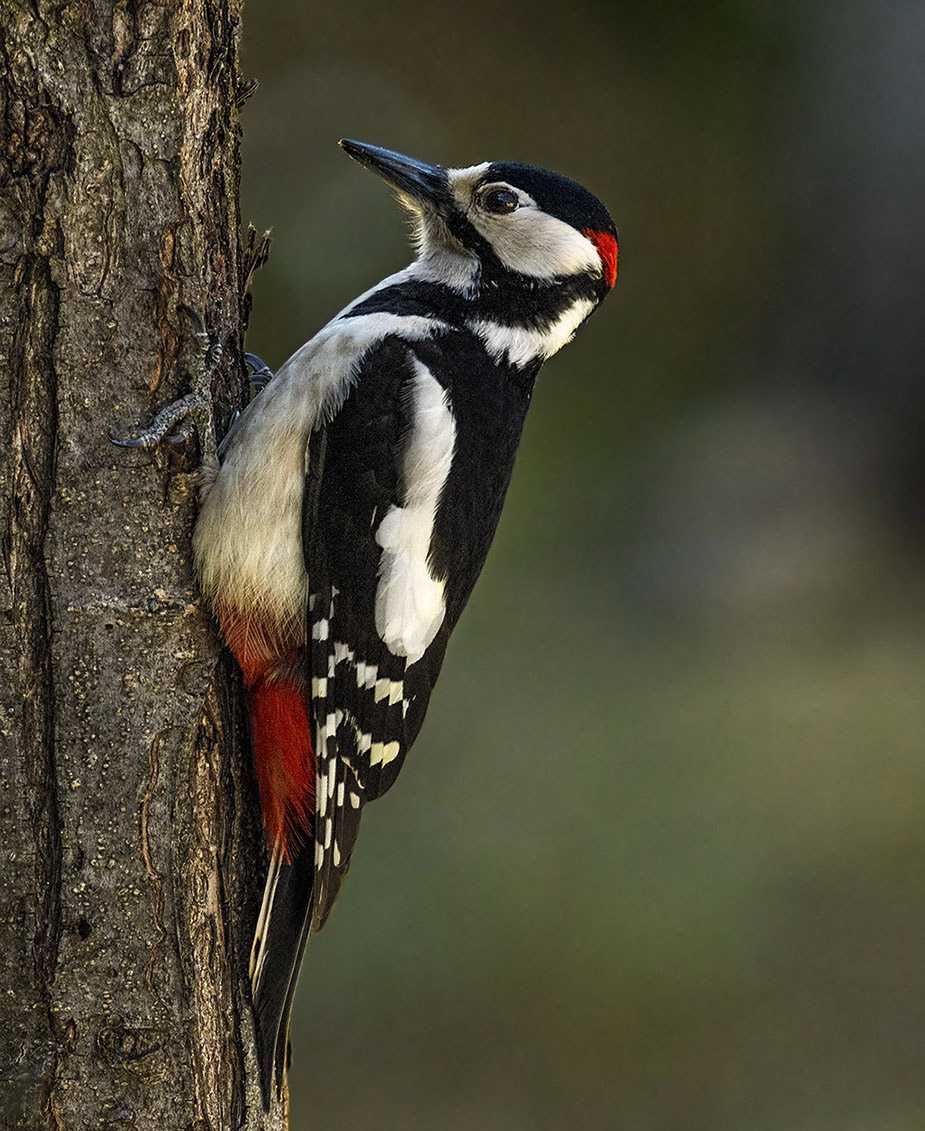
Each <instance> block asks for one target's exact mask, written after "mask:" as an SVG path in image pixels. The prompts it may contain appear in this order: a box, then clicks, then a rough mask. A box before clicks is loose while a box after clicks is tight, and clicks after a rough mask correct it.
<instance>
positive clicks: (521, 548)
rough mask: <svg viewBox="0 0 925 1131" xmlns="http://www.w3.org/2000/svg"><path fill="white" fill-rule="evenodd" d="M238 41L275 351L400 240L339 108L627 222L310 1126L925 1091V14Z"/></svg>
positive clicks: (475, 1124) (862, 5)
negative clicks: (539, 170) (523, 164)
mask: <svg viewBox="0 0 925 1131" xmlns="http://www.w3.org/2000/svg"><path fill="white" fill-rule="evenodd" d="M244 63H245V70H246V72H247V73H248V74H249V75H251V76H253V77H256V78H257V79H259V82H260V88H259V90H258V91H257V94H256V95H255V96H254V98H252V99H251V100H250V101H249V102H248V103H247V104H246V107H245V109H244V111H243V115H244V130H245V133H244V152H245V182H244V216H245V219H251V220H253V221H254V223H255V224H257V225H258V226H260V227H265V226H272V228H273V231H274V245H273V254H272V256H271V259H270V263H269V265H268V266H267V267H266V268H265V269H264V270H263V271H262V272H261V273H260V275H259V277H258V279H257V283H256V286H255V306H254V313H253V318H252V323H251V332H250V335H249V338H248V345H249V348H251V349H253V350H255V351H257V352H258V353H260V354H261V355H263V356H264V357H265V358H266V359H267V360H268V361H269V362H270V363H271V365H272V366H273V367H274V368H275V367H276V366H278V365H279V363H281V362H282V361H283V360H284V358H285V357H286V356H287V355H288V354H289V353H290V352H291V351H292V350H293V349H295V348H296V347H297V346H298V345H300V344H301V343H302V342H303V341H304V340H306V339H307V338H308V337H310V336H311V335H312V334H313V333H314V332H315V331H316V330H317V329H318V328H319V327H320V326H321V325H322V324H323V323H324V322H325V321H326V320H327V319H328V318H329V317H330V316H331V315H333V314H334V313H335V312H336V311H337V310H338V309H339V308H340V307H341V306H342V305H343V304H344V303H345V302H347V301H348V300H349V299H351V298H352V297H353V296H354V295H356V294H357V293H359V292H360V291H362V290H363V289H365V288H366V287H367V286H369V285H370V284H371V283H373V282H375V281H376V280H378V279H379V278H381V277H382V276H383V275H385V274H386V273H387V272H390V271H392V270H395V269H397V268H398V267H400V266H402V265H403V264H404V263H405V262H406V261H407V259H408V257H409V256H408V251H407V248H406V244H405V230H404V229H405V225H404V220H403V219H402V217H401V214H400V211H399V210H398V209H397V208H396V206H395V205H394V203H393V202H392V201H391V200H390V198H389V194H388V191H387V190H386V189H385V187H384V186H383V185H382V184H381V182H379V181H378V180H377V179H376V178H374V177H372V176H370V175H369V174H367V173H365V172H364V171H363V170H362V169H360V168H359V167H358V166H356V165H355V164H353V163H352V162H350V161H349V160H348V159H347V158H346V157H345V156H344V155H343V154H342V153H341V152H340V151H339V150H338V148H337V146H336V142H337V139H338V138H339V137H341V136H348V137H356V138H360V139H362V140H366V141H371V142H375V143H377V144H381V145H385V146H389V147H392V148H395V149H399V150H402V151H404V152H408V153H411V154H412V155H415V156H418V157H421V158H424V159H427V160H433V161H438V162H441V163H445V164H451V165H462V164H468V163H474V162H477V161H482V160H486V159H516V160H523V161H527V162H531V163H534V164H541V165H546V166H550V167H552V168H555V169H558V170H560V171H562V172H565V173H567V174H568V175H570V176H572V177H574V178H576V179H577V180H579V181H582V182H583V183H585V184H587V185H588V187H589V188H591V189H592V190H593V191H595V192H596V193H597V194H598V195H599V196H601V197H602V198H603V200H604V201H605V202H606V203H607V204H608V205H609V207H610V210H611V212H612V213H613V215H614V218H615V219H616V221H617V224H618V226H619V227H620V233H621V243H620V253H621V254H620V280H619V282H618V284H617V288H616V290H615V292H614V294H613V296H612V297H611V298H610V299H609V300H608V302H607V303H606V304H605V305H604V307H603V308H602V309H601V311H600V312H599V313H598V314H597V315H596V316H595V317H594V318H593V319H592V321H591V323H590V324H589V325H588V326H587V327H586V328H585V329H584V330H582V332H581V333H580V334H579V337H578V339H577V341H576V342H575V344H574V345H572V346H570V347H568V348H567V349H566V350H565V351H564V352H563V353H562V355H560V356H559V357H556V358H555V359H553V361H552V362H550V363H549V364H548V366H547V367H546V368H545V369H544V371H543V373H542V374H541V376H540V380H539V383H538V386H537V393H536V396H535V400H534V407H533V409H532V411H531V417H530V420H529V421H528V425H527V430H526V435H525V438H524V443H523V446H522V448H521V453H520V457H519V462H518V467H517V471H516V474H515V479H514V483H513V486H512V488H511V492H510V496H509V500H508V503H507V507H506V511H505V514H504V517H503V519H502V523H501V529H500V532H499V535H498V538H497V540H496V543H495V546H494V549H493V551H492V554H491V555H490V557H489V562H488V566H487V567H486V570H485V573H484V574H483V577H482V580H481V582H480V584H479V586H478V588H477V589H476V592H475V596H474V597H473V599H472V601H471V604H470V606H469V609H468V610H467V613H466V615H465V616H464V618H463V621H462V623H461V626H460V628H459V629H458V630H457V634H456V636H455V638H454V641H453V644H452V645H451V647H450V652H449V656H448V660H447V664H446V667H445V669H444V674H443V677H442V680H441V684H440V687H439V688H438V691H437V694H436V696H435V699H434V701H433V704H432V707H431V711H430V715H429V718H428V722H427V724H426V726H425V728H424V731H423V733H422V735H421V738H420V739H419V741H418V744H417V746H416V747H415V750H414V752H413V754H412V757H411V758H410V760H409V763H408V765H407V767H406V769H405V771H404V773H403V775H402V777H401V779H400V781H399V783H398V785H397V786H396V788H395V789H394V790H393V791H392V792H391V793H390V794H389V796H388V797H387V798H386V799H385V800H383V801H382V802H381V803H379V804H376V805H374V806H372V807H371V808H370V809H369V810H368V811H367V815H366V817H365V828H364V832H363V835H362V837H361V839H360V844H359V849H358V852H357V855H356V858H355V862H354V867H353V870H352V872H351V877H350V880H349V882H348V883H347V885H346V889H345V895H344V897H343V899H342V900H341V901H340V903H339V905H338V907H337V910H336V912H335V913H334V915H333V918H332V921H331V923H330V925H329V927H328V928H327V930H325V932H324V933H323V934H322V935H321V936H320V937H318V938H317V939H316V940H314V941H313V943H312V946H311V951H310V954H309V957H308V961H307V964H306V969H305V973H304V975H303V978H302V983H301V986H300V991H299V995H298V1000H297V1003H296V1012H295V1020H294V1034H293V1046H294V1054H293V1055H294V1060H293V1069H292V1091H293V1105H294V1115H293V1121H292V1126H293V1131H303V1129H304V1131H309V1129H318V1128H324V1129H325V1131H354V1129H364V1131H365V1129H384V1131H385V1129H391V1128H395V1129H404V1131H414V1129H417V1128H428V1129H441V1131H444V1129H446V1131H456V1129H460V1131H462V1129H466V1131H471V1129H473V1128H478V1129H485V1131H496V1129H497V1131H502V1129H503V1131H520V1129H530V1131H547V1129H548V1131H554V1129H555V1131H559V1129H563V1128H567V1129H569V1131H585V1129H587V1131H591V1129H595V1131H596V1129H610V1128H632V1129H634V1131H675V1129H683V1131H696V1129H700V1128H703V1129H709V1131H726V1129H729V1131H765V1129H769V1131H770V1129H775V1131H784V1129H786V1131H804V1129H805V1131H829V1129H831V1131H835V1129H838V1131H861V1129H863V1131H906V1129H912V1128H919V1127H923V1126H925V1071H923V1069H925V960H923V956H922V955H923V949H925V874H923V859H925V749H923V746H925V742H923V738H925V594H923V584H922V577H923V567H925V562H923V553H922V551H923V539H922V530H923V506H922V502H923V495H925V491H923V487H925V458H923V445H922V440H921V437H922V433H923V423H925V422H923V416H925V382H923V379H922V378H923V361H925V332H923V323H925V316H923V295H925V219H923V207H922V205H923V201H925V7H923V5H922V4H920V3H916V2H909V0H879V2H877V3H873V2H872V0H847V2H834V0H819V2H817V3H813V4H804V3H795V2H793V0H784V2H782V3H781V2H778V3H771V2H769V0H758V2H748V0H722V2H720V0H717V2H715V3H700V4H698V3H693V4H691V3H673V4H672V3H668V4H645V3H639V2H637V3H619V2H613V3H604V2H602V0H598V2H594V0H577V2H573V3H572V4H570V5H564V4H552V3H548V2H547V0H531V2H529V3H527V2H526V0H510V2H508V3H507V4H499V3H497V2H488V0H471V2H470V3H468V4H466V5H452V6H451V5H443V6H441V5H435V4H423V3H412V2H409V0H398V2H393V3H390V4H384V3H373V2H372V0H343V2H341V3H338V4H336V5H334V4H330V5H322V6H319V5H313V4H304V3H301V2H297V0H288V2H286V0H275V2H274V3H268V4H261V3H258V2H256V0H255V2H252V3H251V4H249V5H248V8H247V11H246V26H245V37H244Z"/></svg>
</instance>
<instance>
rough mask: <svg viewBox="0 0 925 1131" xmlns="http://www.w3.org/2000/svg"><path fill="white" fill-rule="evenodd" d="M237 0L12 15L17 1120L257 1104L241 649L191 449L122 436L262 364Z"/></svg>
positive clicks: (12, 1017)
mask: <svg viewBox="0 0 925 1131" xmlns="http://www.w3.org/2000/svg"><path fill="white" fill-rule="evenodd" d="M240 7H241V3H240V0H160V2H152V3H143V2H137V0H117V2H113V0H83V2H57V3H55V2H51V0H31V2H29V0H4V3H3V6H2V10H0V26H2V33H3V37H2V43H0V129H2V152H0V271H2V283H0V354H2V356H0V477H2V479H0V508H2V514H0V535H2V539H3V541H2V564H3V569H2V570H0V712H2V714H0V759H2V763H0V779H2V780H0V805H2V811H3V841H2V861H3V863H2V869H0V914H2V930H3V935H2V938H0V991H2V992H0V1116H2V1118H0V1124H2V1126H3V1127H4V1128H17V1129H23V1131H25V1129H29V1131H31V1129H32V1128H54V1129H63V1131H72V1129H73V1131H86V1129H88V1128H97V1127H120V1126H126V1127H129V1126H131V1127H133V1128H139V1129H145V1128H155V1127H156V1128H158V1129H159V1131H173V1129H182V1131H207V1129H209V1131H225V1129H228V1128H239V1127H241V1128H247V1129H251V1128H257V1127H267V1128H281V1127H283V1126H284V1123H285V1113H284V1112H283V1111H279V1112H275V1113H274V1115H273V1116H272V1117H270V1118H264V1116H263V1113H262V1111H261V1110H260V1103H259V1095H258V1089H257V1084H256V1078H255V1064H254V1060H253V1055H252V1033H251V1018H250V1011H249V1004H248V995H247V989H246V984H245V973H246V963H247V947H248V936H249V933H250V931H251V928H252V925H253V921H254V917H255V913H256V900H257V894H258V893H257V884H258V875H257V873H258V871H259V865H260V859H261V849H260V832H259V829H258V828H257V826H256V820H255V817H254V813H255V811H256V809H255V799H254V792H253V782H252V778H251V774H250V771H249V768H248V767H247V764H246V759H245V758H244V757H243V756H242V751H241V743H240V741H239V738H238V735H239V734H240V719H239V717H238V712H237V708H236V703H237V695H236V691H237V689H236V685H235V676H234V673H233V671H232V670H231V669H230V667H228V666H227V665H226V664H225V663H224V661H222V660H221V659H220V651H219V648H218V644H217V641H216V638H215V635H214V632H213V630H212V628H211V626H210V623H209V620H208V617H207V616H206V614H205V613H204V611H203V609H202V608H201V606H200V603H199V601H198V598H197V595H196V591H195V585H194V581H193V578H192V574H191V568H190V531H191V527H192V522H193V518H194V513H195V505H196V504H195V476H194V475H193V474H192V472H193V469H194V468H195V464H196V458H197V457H196V448H195V443H186V444H180V445H175V446H173V447H170V446H165V447H164V448H163V449H162V450H159V451H158V452H156V453H154V454H153V455H151V454H146V453H139V452H126V451H123V450H120V449H117V448H115V447H113V446H112V445H110V444H109V442H108V439H107V434H108V431H109V429H110V428H112V429H113V431H115V432H120V431H121V432H129V431H131V430H132V429H133V428H134V427H135V426H136V425H137V424H138V423H139V422H141V421H144V420H145V419H146V418H147V417H148V416H149V415H150V414H151V412H152V410H153V409H154V408H156V407H158V406H159V405H160V404H162V403H163V402H165V401H166V400H168V399H171V398H172V397H174V396H177V395H180V394H183V393H185V392H187V391H188V383H189V376H190V373H191V371H192V367H193V366H194V365H195V364H196V362H197V350H196V349H195V348H194V345H193V339H192V335H191V330H192V326H191V324H190V322H189V320H188V318H187V317H186V316H185V315H184V314H183V313H182V311H181V310H180V304H186V305H188V306H189V307H191V308H193V309H194V310H196V311H198V312H199V314H200V315H201V317H202V318H203V320H204V322H205V323H206V325H207V326H208V327H209V328H210V330H214V331H215V333H216V334H217V335H218V336H219V337H220V338H221V339H222V341H223V343H224V346H225V354H224V363H223V366H222V371H221V373H220V374H219V376H218V379H217V381H216V387H215V389H214V392H215V393H216V396H217V398H218V400H219V403H220V404H221V405H222V406H223V407H222V408H221V409H220V410H219V416H220V417H224V418H225V419H227V414H228V412H229V411H230V408H231V405H232V403H233V401H234V400H235V398H236V397H239V396H240V395H241V394H240V389H241V382H240V378H239V374H240V359H241V342H240V335H241V305H242V299H241V290H242V279H241V265H240V248H239V235H238V212H237V192H238V131H237V110H236V106H235V99H236V96H237V94H238V82H239V79H238V72H237V35H238V21H239V17H240Z"/></svg>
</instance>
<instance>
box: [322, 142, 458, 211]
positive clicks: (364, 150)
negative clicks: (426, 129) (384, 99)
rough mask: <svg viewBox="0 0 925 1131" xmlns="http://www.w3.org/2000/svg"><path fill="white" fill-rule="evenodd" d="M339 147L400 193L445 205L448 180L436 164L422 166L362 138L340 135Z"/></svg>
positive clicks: (444, 171) (433, 206)
mask: <svg viewBox="0 0 925 1131" xmlns="http://www.w3.org/2000/svg"><path fill="white" fill-rule="evenodd" d="M340 147H341V149H342V150H343V151H344V152H345V153H346V154H347V156H348V157H352V158H353V159H354V161H359V163H360V164H361V165H365V166H366V168H367V169H372V171H373V172H374V173H378V174H379V176H380V177H382V179H383V180H384V181H386V183H387V184H390V185H391V186H392V187H393V188H395V189H398V191H399V192H400V193H404V194H405V195H407V196H410V197H412V198H413V199H414V200H416V201H418V202H419V203H421V204H425V205H430V207H432V208H436V209H440V207H441V205H445V204H446V202H447V200H448V197H449V181H448V180H447V175H446V170H444V169H441V168H440V167H439V165H425V164H424V162H423V161H416V160H415V159H414V158H413V157H405V156H404V155H403V154H401V153H394V152H393V151H392V150H391V149H381V148H380V147H379V146H378V145H368V144H367V143H366V142H365V141H350V140H348V139H347V138H343V139H342V140H341V142H340Z"/></svg>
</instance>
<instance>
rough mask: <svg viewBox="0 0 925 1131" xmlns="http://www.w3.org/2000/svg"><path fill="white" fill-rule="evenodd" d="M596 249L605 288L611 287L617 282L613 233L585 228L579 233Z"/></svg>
mask: <svg viewBox="0 0 925 1131" xmlns="http://www.w3.org/2000/svg"><path fill="white" fill-rule="evenodd" d="M581 234H582V235H583V236H587V237H588V239H589V240H590V241H591V242H592V243H593V244H594V246H595V247H596V248H597V254H598V255H599V256H600V257H601V263H602V264H603V265H604V278H605V279H606V280H607V286H608V287H612V286H613V285H614V283H615V282H616V281H617V237H616V236H615V235H614V234H613V232H595V231H594V229H593V228H585V230H584V231H583V232H582V233H581Z"/></svg>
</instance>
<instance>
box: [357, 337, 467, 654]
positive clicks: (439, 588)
mask: <svg viewBox="0 0 925 1131" xmlns="http://www.w3.org/2000/svg"><path fill="white" fill-rule="evenodd" d="M414 370H415V373H414V387H413V395H412V402H411V412H412V426H411V432H410V435H409V437H408V441H407V445H406V447H405V450H404V452H403V453H402V461H401V467H400V471H401V476H402V480H403V483H404V498H403V500H402V505H401V506H392V507H390V508H389V510H388V513H387V514H386V515H385V517H384V518H383V519H382V521H381V522H380V524H379V527H378V529H377V530H376V541H377V542H378V543H379V545H380V546H381V547H382V558H381V560H380V562H379V584H378V587H377V589H376V631H377V632H378V633H379V635H380V636H381V637H382V639H383V641H384V642H385V644H386V646H387V647H388V649H389V650H390V651H391V652H392V653H393V654H394V655H396V656H407V657H408V662H409V663H410V664H413V663H414V662H415V660H419V659H420V658H421V656H423V655H424V652H425V651H426V650H427V648H428V646H429V645H430V643H431V642H432V640H433V639H434V637H435V636H436V635H437V632H438V631H439V629H440V625H441V624H443V618H444V616H445V615H446V604H445V601H444V586H445V582H444V581H443V580H441V579H438V578H435V577H433V575H432V574H431V572H430V566H429V563H428V556H429V553H430V540H431V537H432V535H433V531H434V518H435V516H436V513H437V505H438V503H439V502H440V495H441V494H442V492H443V488H444V485H445V483H446V480H447V476H448V475H449V473H450V467H451V466H452V463H453V450H454V448H455V445H456V421H455V420H454V419H453V413H452V411H451V409H450V405H449V401H448V399H447V395H446V392H445V390H444V389H443V386H442V385H441V384H440V382H439V381H437V379H436V378H435V377H434V376H433V374H432V373H431V372H430V370H429V369H428V368H427V366H426V365H424V364H423V363H422V362H420V361H418V360H417V359H415V361H414Z"/></svg>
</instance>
